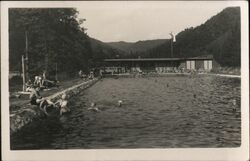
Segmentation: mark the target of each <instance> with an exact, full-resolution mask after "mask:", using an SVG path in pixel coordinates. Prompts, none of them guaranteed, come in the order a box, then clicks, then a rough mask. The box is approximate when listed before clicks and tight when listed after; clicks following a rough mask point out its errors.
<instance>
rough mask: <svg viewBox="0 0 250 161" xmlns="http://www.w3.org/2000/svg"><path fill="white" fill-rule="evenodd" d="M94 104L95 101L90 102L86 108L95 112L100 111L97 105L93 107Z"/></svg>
mask: <svg viewBox="0 0 250 161" xmlns="http://www.w3.org/2000/svg"><path fill="white" fill-rule="evenodd" d="M95 106H96V103H94V102H92V103H91V104H90V108H88V110H91V111H95V112H98V111H100V110H99V109H98V108H97V107H95Z"/></svg>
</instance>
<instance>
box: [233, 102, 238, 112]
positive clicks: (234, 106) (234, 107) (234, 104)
mask: <svg viewBox="0 0 250 161" xmlns="http://www.w3.org/2000/svg"><path fill="white" fill-rule="evenodd" d="M232 104H233V111H234V112H235V111H236V105H237V102H236V100H235V99H234V100H233V101H232Z"/></svg>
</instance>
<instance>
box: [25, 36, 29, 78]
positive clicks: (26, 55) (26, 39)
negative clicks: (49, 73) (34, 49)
mask: <svg viewBox="0 0 250 161" xmlns="http://www.w3.org/2000/svg"><path fill="white" fill-rule="evenodd" d="M28 59H29V55H28V32H27V31H25V60H26V63H25V64H26V65H25V68H26V78H27V79H29V65H28V64H29V60H28Z"/></svg>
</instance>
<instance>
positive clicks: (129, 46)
mask: <svg viewBox="0 0 250 161" xmlns="http://www.w3.org/2000/svg"><path fill="white" fill-rule="evenodd" d="M165 42H166V39H155V40H140V41H137V42H135V43H133V42H125V41H119V42H108V43H106V44H108V45H110V46H112V47H113V48H117V49H120V50H122V51H124V52H127V53H130V52H144V51H146V50H149V49H151V48H154V47H157V46H159V45H161V44H163V43H165Z"/></svg>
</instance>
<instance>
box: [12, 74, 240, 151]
mask: <svg viewBox="0 0 250 161" xmlns="http://www.w3.org/2000/svg"><path fill="white" fill-rule="evenodd" d="M119 100H122V101H123V104H122V106H121V107H119V106H118V101H119ZM234 100H236V104H234V103H233V102H234ZM92 102H95V103H96V107H97V108H98V109H99V110H100V111H99V112H96V111H90V110H88V108H89V107H90V104H91V103H92ZM69 104H70V108H71V111H72V112H71V113H70V114H68V115H64V116H62V117H59V116H54V117H48V118H45V119H40V120H37V121H35V122H33V123H31V124H30V125H28V126H26V127H25V128H23V129H22V130H21V131H19V132H17V133H16V134H14V135H12V136H11V149H16V150H17V149H106V148H109V149H110V148H185V147H187V148H190V147H195V148H202V147H204V148H214V147H239V146H240V144H241V113H240V112H241V110H240V79H238V78H223V77H216V76H205V75H204V76H200V75H198V76H194V77H190V76H166V77H143V78H118V79H114V78H105V79H102V80H100V81H99V82H97V83H96V84H95V85H94V86H92V87H90V88H88V89H86V90H84V91H82V92H81V93H80V94H79V96H77V97H74V98H71V99H70V103H69Z"/></svg>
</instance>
